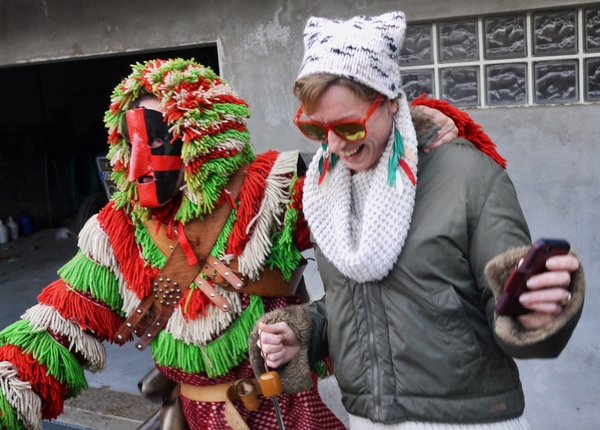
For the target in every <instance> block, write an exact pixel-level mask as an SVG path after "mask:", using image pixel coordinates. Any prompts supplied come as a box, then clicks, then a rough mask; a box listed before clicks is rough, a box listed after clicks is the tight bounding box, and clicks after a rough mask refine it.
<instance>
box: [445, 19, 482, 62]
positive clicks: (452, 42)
mask: <svg viewBox="0 0 600 430" xmlns="http://www.w3.org/2000/svg"><path fill="white" fill-rule="evenodd" d="M439 29H440V30H439V47H440V61H441V62H442V63H444V62H449V61H452V62H456V61H474V60H477V59H478V49H477V21H475V20H472V21H463V22H453V23H441V24H440V25H439Z"/></svg>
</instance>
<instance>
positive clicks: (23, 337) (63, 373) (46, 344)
mask: <svg viewBox="0 0 600 430" xmlns="http://www.w3.org/2000/svg"><path fill="white" fill-rule="evenodd" d="M6 344H11V345H15V346H18V347H19V348H21V349H22V350H23V351H25V352H27V353H31V354H33V357H34V358H35V359H36V360H37V361H38V362H40V363H41V364H44V365H46V366H47V367H48V373H50V374H51V375H52V376H54V378H56V379H57V380H58V381H60V382H64V383H65V384H66V386H67V388H69V390H70V392H69V395H68V397H75V396H78V395H79V393H80V392H81V390H82V389H87V388H88V385H87V381H86V380H85V376H84V373H83V369H82V368H81V365H80V364H79V362H78V361H77V359H76V358H75V356H74V355H73V354H71V353H70V352H69V350H68V349H67V348H65V347H64V346H62V345H61V344H59V343H58V342H57V341H56V340H54V338H53V337H52V336H51V335H50V333H48V332H47V331H36V332H34V331H32V329H31V326H30V325H29V320H21V321H17V322H15V323H14V324H12V325H10V326H8V327H7V328H6V329H4V330H3V331H2V332H1V333H0V346H3V345H6Z"/></svg>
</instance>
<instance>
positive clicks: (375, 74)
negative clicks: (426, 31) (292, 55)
mask: <svg viewBox="0 0 600 430" xmlns="http://www.w3.org/2000/svg"><path fill="white" fill-rule="evenodd" d="M405 30H406V20H405V18H404V13H402V12H389V13H385V14H383V15H379V16H363V15H361V16H356V17H354V18H351V19H349V20H347V21H342V20H329V19H326V18H320V17H311V18H310V19H309V20H308V22H307V24H306V28H305V29H304V59H303V61H302V66H301V68H300V74H299V75H298V78H302V77H304V76H309V75H315V74H319V73H329V74H332V75H337V76H344V77H347V78H350V79H354V80H355V81H357V82H360V83H362V84H364V85H366V86H368V87H370V88H373V89H374V90H376V91H379V92H380V93H381V94H384V95H385V96H386V97H388V98H390V99H395V98H398V97H400V95H401V94H402V80H401V78H400V67H399V64H398V57H399V55H400V50H401V47H402V43H403V41H404V33H405Z"/></svg>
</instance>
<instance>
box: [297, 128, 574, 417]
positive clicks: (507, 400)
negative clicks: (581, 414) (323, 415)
mask: <svg viewBox="0 0 600 430" xmlns="http://www.w3.org/2000/svg"><path fill="white" fill-rule="evenodd" d="M418 172H419V173H418V185H417V194H416V204H415V208H414V213H413V216H412V223H411V228H410V231H409V233H408V237H407V239H406V244H405V245H404V248H403V249H402V253H401V255H400V257H399V259H398V261H397V263H396V264H395V266H394V268H393V269H392V271H391V272H390V273H389V274H388V275H387V277H386V278H384V279H383V280H382V281H379V282H368V283H365V284H361V283H357V282H355V281H353V280H351V279H348V278H346V277H345V276H344V275H342V274H341V273H340V272H339V271H338V270H337V269H336V268H335V267H334V266H333V265H332V264H331V263H330V262H329V261H327V260H326V258H325V257H324V256H323V254H322V253H321V252H320V250H319V247H318V244H316V246H315V255H316V258H317V263H318V266H319V271H320V275H321V278H322V280H323V283H324V287H325V294H326V295H325V296H324V297H323V299H321V300H319V301H316V302H314V303H312V304H311V305H310V312H311V316H312V333H311V337H310V343H309V344H308V358H309V361H311V362H312V361H316V360H317V359H320V358H322V357H324V356H327V355H330V356H331V358H332V360H333V365H334V369H335V376H336V378H337V381H338V383H339V386H340V389H341V392H342V402H343V404H344V406H345V408H346V410H347V411H348V412H350V413H351V414H354V415H358V416H362V417H367V418H369V419H371V420H372V421H375V422H384V423H397V422H401V421H405V420H419V421H439V422H461V423H476V422H490V421H498V420H505V419H510V418H513V417H518V416H520V415H521V414H522V413H523V409H524V399H523V391H522V388H521V383H520V380H519V372H518V370H517V366H516V364H515V362H514V361H513V359H512V357H521V358H528V357H555V356H557V355H558V354H559V353H560V352H561V350H562V349H563V348H564V346H565V345H566V343H567V341H568V339H569V337H570V335H571V333H572V331H573V329H574V327H575V325H576V323H577V321H578V319H579V315H580V313H581V306H582V302H583V299H580V300H579V301H578V302H577V305H576V307H575V308H574V310H572V311H571V312H569V313H568V314H566V315H567V316H566V317H565V319H564V321H562V322H561V323H560V326H558V327H553V329H552V332H550V333H545V334H542V335H540V334H539V333H536V332H533V337H531V336H530V333H523V330H521V333H520V332H519V330H520V329H519V325H518V323H517V322H516V320H513V319H512V318H511V317H503V318H508V319H510V320H511V321H509V322H508V324H513V325H514V327H513V328H512V330H513V331H514V332H515V333H517V334H516V335H515V336H511V335H509V336H504V338H501V337H500V336H498V333H497V321H496V320H497V318H498V317H497V316H495V314H494V305H495V298H494V292H493V291H492V289H491V288H490V284H489V282H488V280H487V279H486V275H485V273H484V270H485V267H486V265H487V263H488V262H489V261H490V260H492V259H493V258H494V257H496V256H498V255H500V254H503V253H505V252H506V251H507V250H509V249H511V248H516V247H521V246H523V245H530V244H531V240H530V236H529V230H528V227H527V224H526V222H525V219H524V217H523V213H522V211H521V208H520V205H519V202H518V200H517V194H516V192H515V189H514V187H513V184H512V182H511V180H510V179H509V177H508V175H507V173H506V172H505V171H504V170H503V169H502V168H501V167H500V166H499V165H497V164H496V163H495V162H494V161H493V160H491V159H490V158H489V157H487V156H486V155H485V154H483V153H482V152H480V151H479V150H478V149H477V148H475V146H474V145H473V144H471V143H470V142H469V141H467V140H464V139H455V140H454V141H453V142H452V143H449V144H445V145H442V146H441V147H440V148H438V149H436V150H435V151H432V152H430V153H429V154H424V153H421V154H420V159H419V165H418ZM518 257H519V256H518ZM517 261H518V260H517ZM509 264H514V263H512V262H511V263H509ZM509 267H510V266H509ZM504 272H506V268H504ZM500 288H501V287H500ZM515 327H516V328H515ZM509 331H510V330H509ZM532 339H533V340H532Z"/></svg>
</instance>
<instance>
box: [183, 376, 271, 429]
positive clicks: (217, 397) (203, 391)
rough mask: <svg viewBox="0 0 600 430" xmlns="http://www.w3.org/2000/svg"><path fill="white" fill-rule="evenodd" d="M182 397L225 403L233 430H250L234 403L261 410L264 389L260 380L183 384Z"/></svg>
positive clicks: (252, 409)
mask: <svg viewBox="0 0 600 430" xmlns="http://www.w3.org/2000/svg"><path fill="white" fill-rule="evenodd" d="M180 393H181V395H182V396H183V397H185V398H186V399H189V400H193V401H195V402H206V403H215V402H218V403H225V419H226V420H227V424H229V426H230V427H231V428H232V429H233V430H250V428H249V427H248V424H246V422H245V421H244V418H243V417H242V416H241V414H240V413H239V412H238V410H237V409H236V408H235V405H234V404H233V402H238V401H241V402H243V403H244V405H245V406H246V409H248V410H249V411H255V410H257V409H258V408H260V399H259V398H258V396H262V389H261V387H260V383H259V382H258V379H256V378H252V379H239V380H237V381H233V382H226V383H223V384H216V385H202V386H199V385H190V384H181V391H180Z"/></svg>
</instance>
